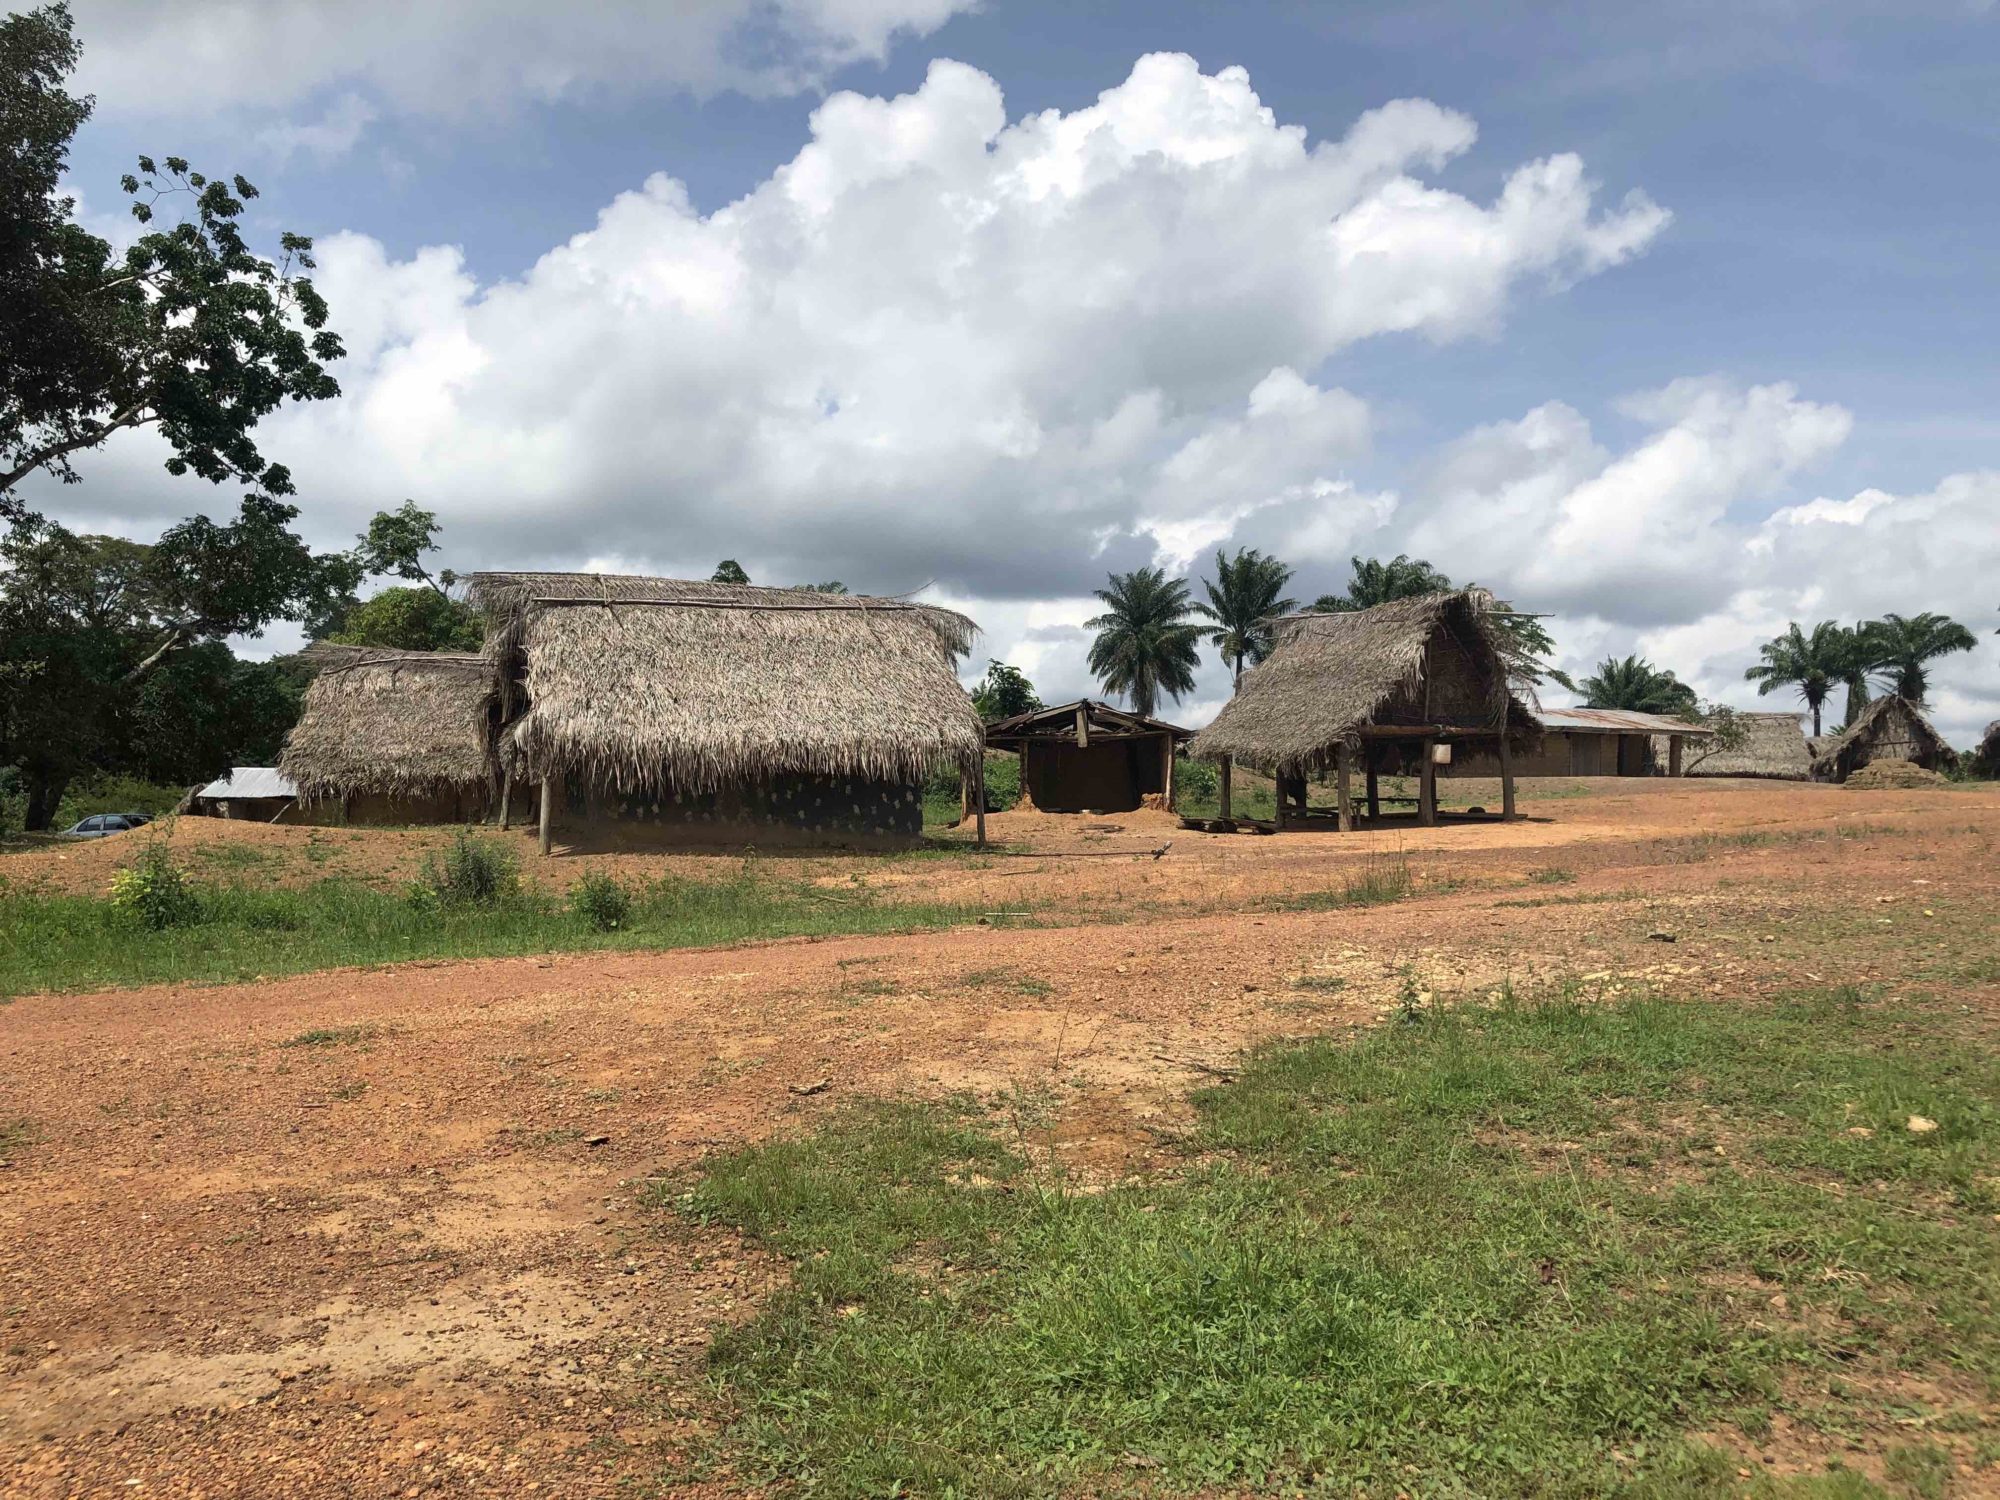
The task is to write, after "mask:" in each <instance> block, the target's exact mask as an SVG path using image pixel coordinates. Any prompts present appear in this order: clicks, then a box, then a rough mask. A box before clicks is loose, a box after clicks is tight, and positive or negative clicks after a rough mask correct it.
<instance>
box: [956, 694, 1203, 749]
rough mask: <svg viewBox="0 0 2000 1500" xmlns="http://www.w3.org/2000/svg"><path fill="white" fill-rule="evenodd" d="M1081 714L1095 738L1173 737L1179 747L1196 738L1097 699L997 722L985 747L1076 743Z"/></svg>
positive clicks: (1189, 731) (1052, 706)
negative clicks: (1044, 741) (1050, 741)
mask: <svg viewBox="0 0 2000 1500" xmlns="http://www.w3.org/2000/svg"><path fill="white" fill-rule="evenodd" d="M1078 714H1082V715H1083V719H1084V724H1085V726H1086V727H1087V729H1088V731H1089V733H1090V735H1091V736H1092V737H1093V738H1095V737H1097V736H1099V735H1104V736H1108V737H1113V738H1120V739H1129V738H1131V737H1133V736H1135V735H1157V734H1165V735H1171V736H1172V737H1173V739H1174V743H1176V744H1182V743H1185V742H1186V741H1188V740H1191V739H1193V738H1194V731H1193V730H1192V729H1183V728H1181V727H1180V725H1178V724H1169V723H1168V722H1167V721H1166V720H1165V719H1155V718H1150V717H1148V716H1147V715H1145V714H1135V713H1130V712H1128V711H1127V710H1125V709H1122V708H1113V707H1112V706H1111V705H1110V704H1109V703H1104V702H1100V701H1099V700H1097V699H1095V698H1078V699H1076V700H1075V701H1073V702H1070V703H1054V704H1046V705H1044V706H1043V707H1041V708H1031V709H1029V710H1028V711H1027V712H1026V713H1018V714H1014V715H1012V716H1010V717H1008V718H1005V719H995V720H994V721H993V722H992V723H991V724H988V725H987V726H986V743H987V744H989V745H997V746H1003V747H1004V746H1012V745H1018V744H1019V743H1020V742H1021V741H1023V740H1028V739H1034V740H1041V739H1062V740H1069V741H1071V742H1074V741H1075V739H1076V719H1077V715H1078Z"/></svg>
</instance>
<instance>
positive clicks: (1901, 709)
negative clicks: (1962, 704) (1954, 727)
mask: <svg viewBox="0 0 2000 1500" xmlns="http://www.w3.org/2000/svg"><path fill="white" fill-rule="evenodd" d="M1904 735H1907V736H1908V737H1909V739H1908V742H1907V744H1904V743H1901V741H1902V737H1903V736H1904ZM1892 736H1893V737H1895V738H1896V739H1897V740H1898V741H1899V743H1898V746H1897V749H1896V750H1895V752H1894V758H1896V759H1900V760H1913V761H1931V762H1942V763H1945V764H1949V763H1950V762H1952V761H1954V760H1956V759H1957V758H1958V757H1957V753H1956V752H1955V751H1954V750H1953V749H1952V748H1951V746H1950V745H1948V744H1946V743H1945V739H1944V736H1943V735H1941V734H1939V733H1938V732H1937V730H1936V729H1935V728H1933V727H1932V726H1931V721H1930V720H1929V719H1927V718H1925V717H1924V714H1923V710H1922V709H1920V708H1918V707H1917V705H1916V704H1914V703H1912V702H1911V701H1910V700H1909V699H1907V698H1902V697H1898V696H1897V695H1896V694H1894V693H1890V694H1888V695H1887V696H1885V697H1881V698H1874V699H1870V700H1869V702H1868V705H1867V706H1866V707H1865V708H1863V709H1862V710H1861V714H1860V716H1859V717H1858V718H1856V719H1855V721H1854V722H1853V723H1852V724H1850V725H1848V726H1847V728H1846V729H1844V730H1842V731H1841V732H1840V733H1839V734H1838V735H1834V736H1832V737H1831V738H1829V739H1828V740H1827V741H1826V742H1825V744H1823V745H1822V746H1821V747H1820V750H1819V752H1818V754H1816V755H1815V756H1814V757H1813V766H1812V768H1813V774H1814V775H1816V776H1824V777H1829V778H1831V779H1833V780H1836V781H1839V780H1844V779H1845V778H1846V777H1847V776H1848V775H1849V774H1851V773H1852V772H1854V771H1856V770H1859V769H1860V768H1861V767H1862V766H1864V765H1866V764H1867V763H1868V761H1869V760H1870V759H1871V758H1874V757H1875V756H1876V755H1878V754H1880V753H1881V751H1882V748H1883V745H1884V742H1885V741H1886V740H1887V739H1889V738H1890V737H1892ZM1911 749H1914V750H1915V751H1916V752H1917V753H1915V754H1910V753H1907V752H1908V751H1909V750H1911Z"/></svg>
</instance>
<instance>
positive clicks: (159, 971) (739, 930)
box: [0, 870, 979, 995]
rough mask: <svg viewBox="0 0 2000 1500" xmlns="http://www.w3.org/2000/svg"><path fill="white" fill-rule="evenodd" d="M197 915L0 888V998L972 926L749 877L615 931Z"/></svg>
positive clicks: (648, 891) (460, 905)
mask: <svg viewBox="0 0 2000 1500" xmlns="http://www.w3.org/2000/svg"><path fill="white" fill-rule="evenodd" d="M188 887H189V889H190V890H191V891H192V892H193V899H194V903H195V909H194V911H193V912H192V913H191V914H190V916H189V919H188V920H187V921H186V922H184V923H181V924H179V925H173V926H167V927H160V928H154V927H150V926H148V925H146V924H145V923H144V922H142V921H140V920H138V919H137V918H135V917H134V916H133V915H132V914H131V913H129V912H127V911H122V910H120V909H118V908H117V907H114V906H113V905H112V904H111V903H109V902H108V901H105V900H101V899H98V898H95V897H91V896H86V895H65V894H54V893H50V892H47V891H5V890H4V889H0V995H18V994H32V993H38V992H44V991H52V990H53V991H69V990H83V989H102V988H107V987H110V986H115V985H128V984H149V983H178V982H230V981H240V980H250V979H256V978H259V977H268V976H271V975H277V974H297V973H304V972H308V971H311V970H315V969H327V968H334V967H338V966H341V965H349V964H379V963H394V962H397V961H399V960H404V959H416V958H445V959H453V958H482V957H495V956H505V955H508V954H522V953H550V952H568V951H576V950H612V949H630V948H685V947H700V946H707V945H713V944H722V943H734V942H743V941H747V940H751V939H756V938H769V937H791V936H802V935H804V936H818V935H833V934H854V933H887V932H907V931H914V930H920V929H926V928H935V927H943V926H950V925H954V924H957V923H961V922H969V921H972V920H974V919H976V918H977V917H978V915H979V913H978V912H977V911H976V910H974V909H972V908H970V907H962V906H957V905H949V904H944V903H937V902H929V903H926V902H889V901H883V900H878V899H876V898H875V897H873V896H871V895H868V894H866V893H862V894H860V895H857V894H855V893H843V895H842V897H841V899H840V900H839V901H837V902H836V901H831V900H827V899H825V898H824V897H823V895H821V894H820V893H818V892H816V891H815V890H814V889H813V888H812V887H811V886H810V885H807V884H805V883H802V882H792V881H786V880H782V879H779V878H776V877H772V876H768V875H765V874H763V873H761V872H758V871H754V870H751V871H746V872H745V873H744V874H743V875H742V876H740V877H737V878H732V879H727V880H692V879H686V878H681V877H669V878H666V879H662V880H660V881H657V882H655V883H654V884H652V885H649V886H645V887H635V888H633V889H632V891H631V892H630V908H629V910H628V912H627V913H626V915H625V917H624V918H623V919H622V920H621V922H620V924H619V925H618V926H617V927H615V928H613V929H610V930H608V931H607V930H604V929H602V928H601V927H599V926H597V925H596V924H595V923H594V922H593V921H592V919H591V917H590V915H589V914H588V913H581V912H577V911H572V910H570V909H569V908H568V907H567V906H566V905H565V904H564V903H562V902H561V901H560V900H558V899H557V898H555V897H554V896H551V895H548V894H546V893H543V892H540V891H537V890H535V889H533V888H530V887H526V886H523V887H520V888H519V889H516V890H514V891H512V892H511V893H508V894H505V895H503V896H501V897H498V898H496V899H493V900H491V901H490V902H477V901H440V900H438V899H436V898H435V896H434V895H432V894H431V893H430V888H428V887H424V888H418V889H417V890H415V891H414V892H410V893H398V892H389V891H381V890H377V889H374V888H373V887H371V886H368V885H366V884H363V883H362V882H360V881H356V880H347V879H327V880H322V881H319V882H317V883H315V884H313V885H310V886H304V887H298V888H292V889H252V888H250V887H247V886H243V885H238V884H229V885H208V884H205V883H202V882H197V881H190V882H188Z"/></svg>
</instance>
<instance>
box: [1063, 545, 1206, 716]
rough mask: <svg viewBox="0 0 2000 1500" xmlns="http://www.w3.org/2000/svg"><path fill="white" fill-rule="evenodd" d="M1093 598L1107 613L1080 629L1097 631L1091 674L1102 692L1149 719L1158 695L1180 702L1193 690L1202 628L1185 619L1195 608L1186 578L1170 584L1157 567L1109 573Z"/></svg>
mask: <svg viewBox="0 0 2000 1500" xmlns="http://www.w3.org/2000/svg"><path fill="white" fill-rule="evenodd" d="M1097 597H1098V598H1099V599H1101V600H1102V601H1103V602H1104V604H1105V605H1106V606H1107V608H1106V611H1105V613H1103V614H1101V615H1099V616H1097V617H1096V618H1095V619H1091V620H1086V621H1084V628H1085V629H1086V630H1094V631H1096V632H1097V639H1095V640H1094V641H1092V642H1091V644H1090V670H1091V671H1093V672H1095V673H1096V674H1097V679H1098V681H1099V682H1101V683H1103V684H1104V689H1105V691H1106V692H1110V693H1123V694H1124V695H1125V696H1126V697H1127V698H1128V699H1129V700H1130V701H1131V704H1132V708H1133V710H1134V711H1135V712H1137V713H1140V714H1143V715H1146V716H1147V717H1151V716H1152V714H1154V713H1155V712H1156V711H1157V710H1158V707H1159V701H1160V695H1161V694H1162V693H1165V694H1167V695H1168V696H1170V697H1172V698H1175V699H1178V698H1179V697H1180V696H1181V694H1183V693H1188V692H1192V691H1193V690H1194V669H1195V665H1196V663H1197V661H1198V657H1197V655H1196V652H1195V643H1196V642H1197V641H1199V640H1200V639H1201V636H1202V628H1201V626H1199V625H1196V624H1194V623H1192V622H1191V621H1190V620H1189V619H1188V615H1189V614H1190V613H1191V612H1192V611H1193V607H1194V606H1193V605H1192V603H1191V602H1190V601H1189V599H1188V585H1187V580H1186V579H1185V578H1171V579H1170V578H1168V577H1167V575H1166V574H1165V573H1164V572H1162V571H1161V570H1160V569H1158V568H1138V569H1135V570H1134V571H1132V572H1130V573H1113V574H1112V575H1111V578H1110V586H1109V587H1108V588H1102V589H1099V590H1097Z"/></svg>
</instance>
